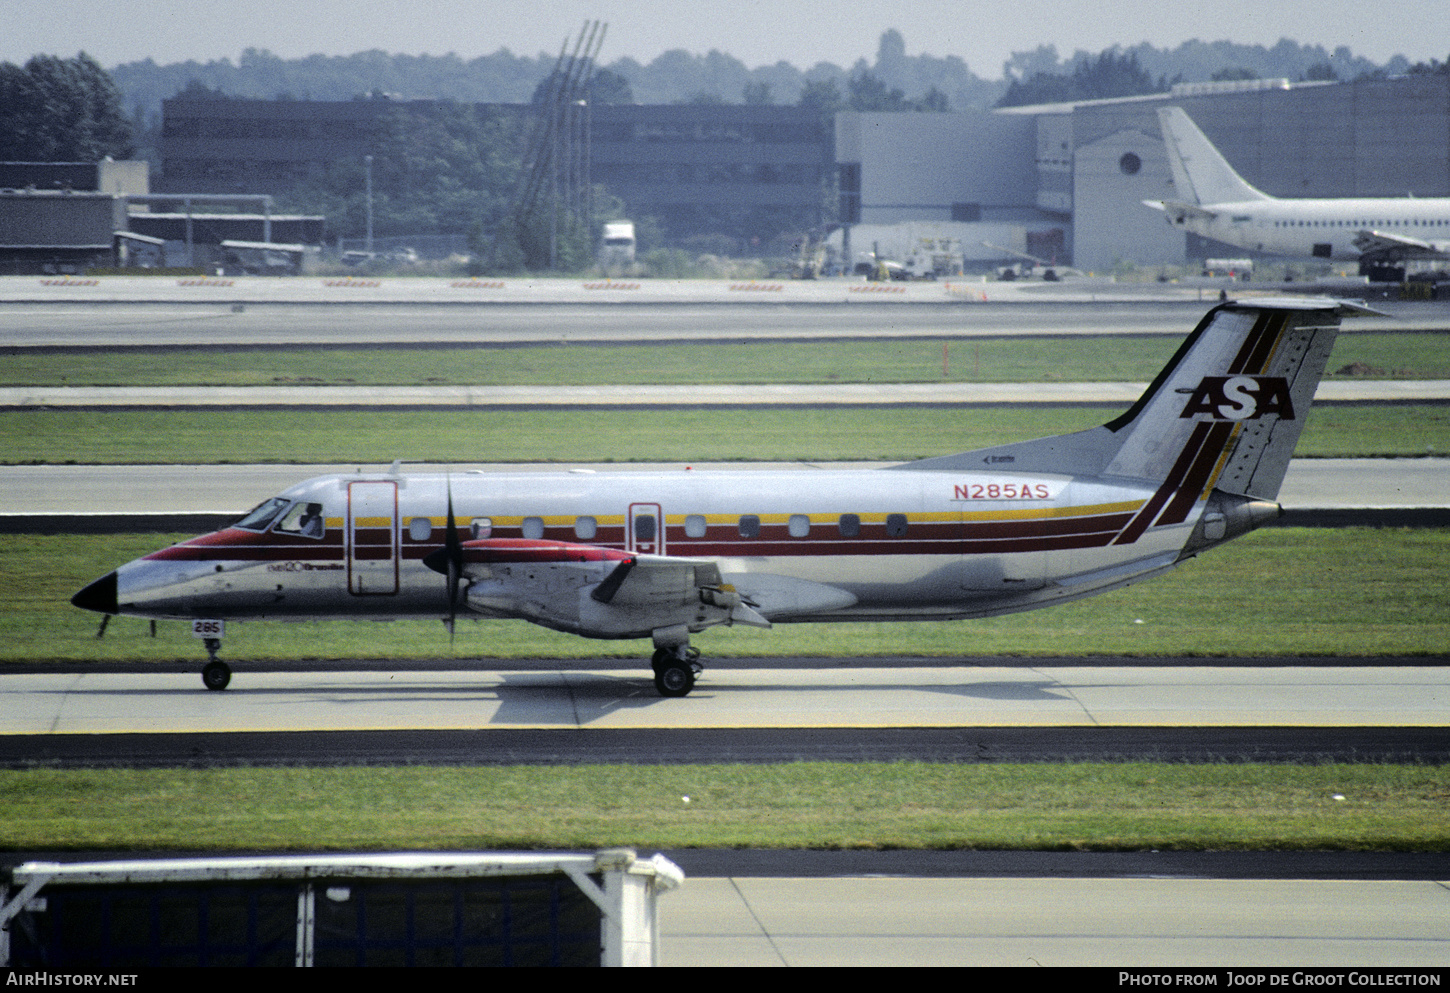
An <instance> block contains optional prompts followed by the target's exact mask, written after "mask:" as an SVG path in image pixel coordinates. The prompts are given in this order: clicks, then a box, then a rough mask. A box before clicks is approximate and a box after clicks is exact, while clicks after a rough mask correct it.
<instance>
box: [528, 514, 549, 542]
mask: <svg viewBox="0 0 1450 993" xmlns="http://www.w3.org/2000/svg"><path fill="white" fill-rule="evenodd" d="M523 531H524V537H525V538H530V539H538V538H542V537H543V536H544V519H543V518H542V517H525V518H524V527H523Z"/></svg>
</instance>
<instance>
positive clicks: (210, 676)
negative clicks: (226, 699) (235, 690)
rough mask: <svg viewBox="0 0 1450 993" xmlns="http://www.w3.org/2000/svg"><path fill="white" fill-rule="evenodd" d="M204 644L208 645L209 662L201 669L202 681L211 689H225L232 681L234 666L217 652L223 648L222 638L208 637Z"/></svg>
mask: <svg viewBox="0 0 1450 993" xmlns="http://www.w3.org/2000/svg"><path fill="white" fill-rule="evenodd" d="M202 644H204V645H206V656H207V663H206V665H204V666H203V667H202V670H201V681H202V684H203V685H204V686H206V688H207V689H209V690H224V689H226V688H227V684H228V683H230V682H231V681H232V667H231V666H229V665H227V664H226V663H225V662H223V661H222V660H221V659H219V658H217V653H218V652H220V651H221V650H222V641H221V639H220V638H207V639H206V640H205V641H203V642H202Z"/></svg>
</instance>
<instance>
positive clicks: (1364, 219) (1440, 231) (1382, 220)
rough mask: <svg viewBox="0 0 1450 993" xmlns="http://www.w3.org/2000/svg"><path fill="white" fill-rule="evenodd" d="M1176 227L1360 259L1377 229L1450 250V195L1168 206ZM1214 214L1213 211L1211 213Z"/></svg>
mask: <svg viewBox="0 0 1450 993" xmlns="http://www.w3.org/2000/svg"><path fill="white" fill-rule="evenodd" d="M1166 209H1167V211H1168V219H1169V223H1171V224H1173V225H1174V226H1175V227H1179V228H1182V229H1183V230H1186V231H1191V232H1193V233H1194V234H1198V235H1202V236H1203V237H1205V238H1212V239H1214V240H1215V241H1222V242H1225V243H1226V244H1230V245H1237V246H1239V247H1240V248H1247V249H1250V250H1252V251H1259V252H1272V253H1274V254H1278V255H1290V256H1298V257H1303V258H1322V259H1329V260H1340V261H1355V260H1358V259H1359V258H1360V256H1361V255H1362V254H1364V252H1363V250H1362V248H1360V247H1358V246H1356V244H1355V240H1356V239H1357V238H1358V237H1359V236H1360V235H1361V233H1362V232H1366V231H1372V232H1379V233H1383V234H1388V235H1394V236H1399V237H1402V238H1409V239H1415V240H1417V241H1423V242H1428V243H1430V244H1431V245H1432V246H1433V247H1434V248H1435V249H1436V250H1438V251H1440V252H1447V253H1450V198H1447V197H1436V198H1433V199H1414V198H1392V199H1386V198H1349V199H1342V200H1281V199H1268V200H1248V201H1243V202H1240V203H1216V204H1206V205H1204V208H1203V210H1204V211H1205V213H1198V212H1195V211H1191V210H1181V209H1175V207H1174V205H1172V204H1168V205H1167V206H1166ZM1209 213H1211V214H1212V215H1213V216H1208V214H1209Z"/></svg>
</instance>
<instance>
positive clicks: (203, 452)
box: [0, 405, 1450, 465]
mask: <svg viewBox="0 0 1450 993" xmlns="http://www.w3.org/2000/svg"><path fill="white" fill-rule="evenodd" d="M1121 411H1122V408H1121V407H1118V406H1104V407H1070V408H1052V409H1025V410H1024V409H1020V408H1018V409H995V408H994V409H965V410H962V409H943V408H909V409H879V408H860V409H856V408H834V409H827V410H608V411H580V410H559V411H526V410H507V411H450V410H440V411H390V410H381V411H380V410H347V411H331V412H326V413H315V412H299V411H286V410H240V411H228V410H216V411H163V410H115V411H105V410H103V411H96V410H59V409H57V410H27V411H0V463H4V464H11V465H16V464H64V463H83V464H127V463H132V464H134V463H183V464H190V463H194V462H202V463H257V462H302V463H310V462H343V463H346V462H381V463H387V462H391V461H392V460H393V459H395V458H399V457H403V458H406V459H408V460H409V461H415V462H425V461H426V462H601V461H603V462H609V461H614V462H659V461H665V462H686V461H695V462H703V461H753V460H770V461H827V462H829V461H853V460H874V459H879V460H908V459H916V458H925V457H928V456H933V455H947V454H952V453H955V452H964V451H970V450H972V449H975V448H985V447H988V446H991V445H1000V444H1006V443H1008V442H1013V441H1023V440H1027V439H1030V438H1038V437H1044V436H1047V435H1053V434H1064V433H1067V432H1070V431H1077V430H1081V429H1083V428H1088V427H1093V426H1096V425H1098V424H1102V423H1104V422H1105V421H1107V420H1109V419H1111V418H1112V417H1113V416H1115V415H1116V414H1118V413H1121ZM1447 451H1450V407H1427V406H1416V405H1385V406H1366V407H1322V408H1317V409H1315V411H1314V412H1313V414H1312V416H1310V418H1309V420H1308V423H1307V425H1306V427H1305V432H1304V435H1303V437H1302V438H1301V439H1300V441H1299V445H1298V447H1297V448H1296V449H1295V454H1296V455H1298V456H1299V457H1306V458H1316V457H1342V458H1353V457H1372V456H1417V455H1430V454H1439V455H1443V454H1445V453H1446V452H1447Z"/></svg>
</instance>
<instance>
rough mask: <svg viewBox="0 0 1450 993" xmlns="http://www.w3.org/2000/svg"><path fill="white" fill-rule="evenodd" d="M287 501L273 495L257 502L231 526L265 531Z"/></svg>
mask: <svg viewBox="0 0 1450 993" xmlns="http://www.w3.org/2000/svg"><path fill="white" fill-rule="evenodd" d="M288 502H289V501H287V500H284V499H282V498H281V497H273V498H272V499H270V500H267V501H265V502H263V503H259V504H257V506H255V507H253V508H252V512H251V513H249V514H248V515H247V516H246V517H243V518H242V519H241V520H240V521H237V523H236V524H234V525H232V526H233V527H238V528H242V529H243V530H246V531H265V530H267V526H268V525H270V524H271V523H272V521H273V520H274V519H275V518H276V517H277V515H278V514H280V513H282V510H283V508H285V507H286V506H287V504H288Z"/></svg>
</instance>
